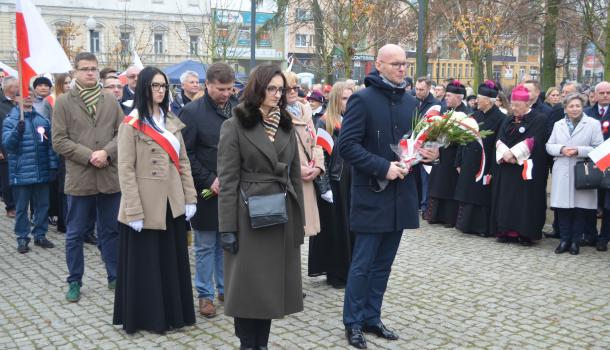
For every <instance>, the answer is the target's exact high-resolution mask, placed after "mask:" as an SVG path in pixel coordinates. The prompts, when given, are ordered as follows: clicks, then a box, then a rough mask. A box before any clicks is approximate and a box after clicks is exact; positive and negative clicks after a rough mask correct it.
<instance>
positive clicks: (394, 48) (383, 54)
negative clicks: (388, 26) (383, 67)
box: [377, 44, 407, 61]
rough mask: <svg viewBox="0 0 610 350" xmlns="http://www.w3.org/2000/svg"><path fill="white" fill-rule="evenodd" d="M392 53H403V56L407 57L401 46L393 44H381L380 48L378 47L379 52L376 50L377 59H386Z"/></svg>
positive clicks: (391, 55)
mask: <svg viewBox="0 0 610 350" xmlns="http://www.w3.org/2000/svg"><path fill="white" fill-rule="evenodd" d="M394 55H404V56H405V58H406V57H407V54H406V53H405V50H403V49H402V47H400V46H398V45H395V44H387V45H384V46H382V47H381V49H379V52H377V60H382V61H383V60H387V59H388V58H391V57H393V56H394Z"/></svg>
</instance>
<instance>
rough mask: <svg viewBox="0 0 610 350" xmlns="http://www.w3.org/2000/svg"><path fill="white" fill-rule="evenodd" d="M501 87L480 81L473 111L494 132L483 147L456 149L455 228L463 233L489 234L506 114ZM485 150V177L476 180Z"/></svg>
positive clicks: (475, 143) (482, 127)
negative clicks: (499, 103) (500, 98)
mask: <svg viewBox="0 0 610 350" xmlns="http://www.w3.org/2000/svg"><path fill="white" fill-rule="evenodd" d="M497 96H498V88H497V86H496V85H495V84H494V83H493V82H492V81H491V80H488V81H486V82H485V83H484V84H481V85H479V89H478V96H477V104H478V109H477V111H475V112H474V114H473V115H472V117H473V118H475V119H476V121H477V123H478V124H479V130H488V131H491V132H493V134H491V135H488V136H487V137H485V138H484V139H483V140H482V141H483V148H481V144H480V143H479V142H478V141H473V142H470V143H468V144H466V145H464V146H460V147H459V148H458V151H457V156H456V162H455V166H456V167H457V169H458V171H459V173H460V174H459V176H458V180H457V186H456V189H455V200H456V201H458V214H457V222H456V225H455V226H456V228H457V229H458V230H460V231H462V232H464V233H472V234H478V235H480V236H484V237H486V236H489V215H490V210H491V182H492V181H493V174H494V171H495V169H496V167H497V164H496V163H495V154H496V138H497V136H498V132H499V131H500V126H501V125H502V122H503V121H504V120H506V119H507V116H506V115H505V114H504V113H502V112H501V111H500V109H499V108H498V107H497V106H496V105H495V100H496V97H497ZM483 151H484V152H485V165H484V167H483V168H482V176H483V177H482V178H481V179H480V180H478V181H477V175H478V173H479V171H481V167H482V163H481V162H482V160H481V159H482V157H481V153H482V152H483Z"/></svg>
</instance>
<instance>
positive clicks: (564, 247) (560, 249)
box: [555, 241, 570, 254]
mask: <svg viewBox="0 0 610 350" xmlns="http://www.w3.org/2000/svg"><path fill="white" fill-rule="evenodd" d="M568 250H570V243H568V242H566V241H561V242H559V245H558V246H557V248H555V254H562V253H565V252H567V251H568Z"/></svg>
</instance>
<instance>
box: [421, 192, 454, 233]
mask: <svg viewBox="0 0 610 350" xmlns="http://www.w3.org/2000/svg"><path fill="white" fill-rule="evenodd" d="M457 211H458V202H457V201H455V200H453V199H440V198H434V197H428V208H427V209H426V213H425V214H424V219H426V220H427V221H428V223H430V224H443V225H445V226H450V227H453V226H455V223H456V221H457Z"/></svg>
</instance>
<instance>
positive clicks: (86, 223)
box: [66, 192, 121, 284]
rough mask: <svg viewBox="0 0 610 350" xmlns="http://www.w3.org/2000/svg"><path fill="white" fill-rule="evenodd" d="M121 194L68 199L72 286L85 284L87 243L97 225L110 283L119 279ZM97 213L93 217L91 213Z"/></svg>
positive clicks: (67, 261) (68, 262) (68, 238)
mask: <svg viewBox="0 0 610 350" xmlns="http://www.w3.org/2000/svg"><path fill="white" fill-rule="evenodd" d="M120 200H121V193H120V192H119V193H112V194H103V193H100V194H96V195H91V196H71V195H68V196H67V202H68V214H67V216H66V229H67V232H66V263H67V264H68V272H69V276H68V279H67V281H68V283H70V282H78V283H79V284H80V283H81V281H82V279H83V273H84V272H85V259H84V256H83V242H84V239H85V236H86V235H87V234H88V233H89V232H91V229H92V227H93V222H95V226H96V228H97V237H98V242H99V247H98V248H99V249H100V252H101V253H102V260H103V261H104V263H105V265H106V273H107V274H108V282H110V281H114V280H115V279H116V276H117V262H118V252H119V233H118V221H117V216H118V213H119V202H120ZM92 212H93V213H95V215H94V216H93V217H92V216H91V215H92V214H91V213H92Z"/></svg>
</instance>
